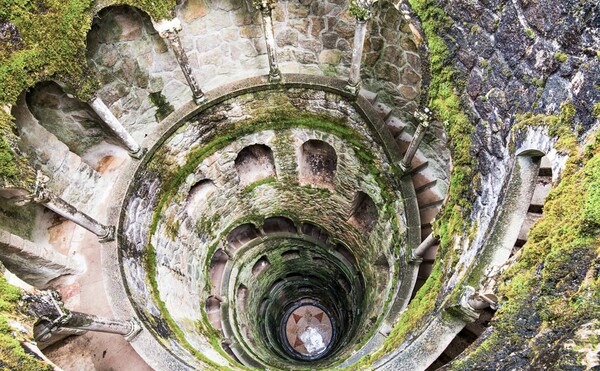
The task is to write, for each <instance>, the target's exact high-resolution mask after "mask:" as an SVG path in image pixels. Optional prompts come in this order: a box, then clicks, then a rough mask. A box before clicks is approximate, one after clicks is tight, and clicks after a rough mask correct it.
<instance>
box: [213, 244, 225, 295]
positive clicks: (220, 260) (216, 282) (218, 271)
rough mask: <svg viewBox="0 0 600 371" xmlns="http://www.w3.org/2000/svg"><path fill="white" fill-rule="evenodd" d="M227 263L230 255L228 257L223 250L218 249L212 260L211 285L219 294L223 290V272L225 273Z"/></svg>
mask: <svg viewBox="0 0 600 371" xmlns="http://www.w3.org/2000/svg"><path fill="white" fill-rule="evenodd" d="M227 261H229V255H227V253H226V252H225V251H223V249H217V251H215V253H214V254H213V256H212V258H211V259H210V268H209V275H210V283H211V284H212V286H213V288H214V289H215V290H216V291H217V292H219V290H220V288H221V282H222V280H223V272H224V271H225V265H227Z"/></svg>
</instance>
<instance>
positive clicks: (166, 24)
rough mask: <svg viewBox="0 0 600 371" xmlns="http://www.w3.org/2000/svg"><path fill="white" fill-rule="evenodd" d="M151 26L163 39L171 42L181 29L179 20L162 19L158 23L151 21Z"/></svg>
mask: <svg viewBox="0 0 600 371" xmlns="http://www.w3.org/2000/svg"><path fill="white" fill-rule="evenodd" d="M152 24H153V25H154V29H155V30H156V31H157V32H158V34H159V35H160V37H162V38H163V39H169V40H172V39H174V38H176V37H177V34H178V33H179V31H181V29H182V27H181V21H180V20H179V18H172V19H163V20H162V21H159V22H154V21H152Z"/></svg>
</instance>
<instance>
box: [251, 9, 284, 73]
mask: <svg viewBox="0 0 600 371" xmlns="http://www.w3.org/2000/svg"><path fill="white" fill-rule="evenodd" d="M275 2H276V0H254V6H255V7H256V9H258V10H259V11H260V14H261V18H262V25H263V31H264V33H265V40H266V42H267V55H268V56H269V81H271V82H278V81H280V80H281V71H279V65H278V63H277V47H276V44H275V32H274V31H273V18H272V10H273V8H274V7H275Z"/></svg>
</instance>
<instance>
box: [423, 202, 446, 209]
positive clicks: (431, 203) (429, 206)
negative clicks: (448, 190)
mask: <svg viewBox="0 0 600 371" xmlns="http://www.w3.org/2000/svg"><path fill="white" fill-rule="evenodd" d="M443 203H444V200H440V199H437V200H435V201H431V202H429V203H424V204H421V203H419V210H425V209H428V208H431V207H433V208H438V209H439V208H440V207H441V206H442V204H443Z"/></svg>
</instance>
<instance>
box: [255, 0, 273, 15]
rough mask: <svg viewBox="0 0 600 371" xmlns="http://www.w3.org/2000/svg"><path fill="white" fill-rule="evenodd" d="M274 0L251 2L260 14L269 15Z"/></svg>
mask: <svg viewBox="0 0 600 371" xmlns="http://www.w3.org/2000/svg"><path fill="white" fill-rule="evenodd" d="M276 2H277V1H276V0H252V4H253V5H254V7H255V8H256V9H257V10H259V11H260V12H262V13H265V12H266V13H270V12H271V10H273V9H274V8H275V3H276Z"/></svg>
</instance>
